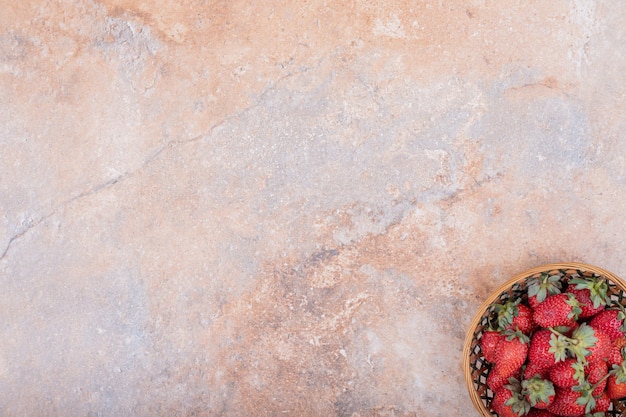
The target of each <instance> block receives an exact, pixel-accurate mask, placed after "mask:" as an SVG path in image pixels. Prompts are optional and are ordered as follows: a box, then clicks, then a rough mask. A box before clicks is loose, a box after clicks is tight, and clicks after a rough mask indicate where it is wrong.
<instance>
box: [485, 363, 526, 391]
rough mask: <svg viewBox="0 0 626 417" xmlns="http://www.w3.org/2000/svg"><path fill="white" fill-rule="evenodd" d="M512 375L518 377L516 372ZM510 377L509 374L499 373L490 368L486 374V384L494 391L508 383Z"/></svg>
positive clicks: (518, 374)
mask: <svg viewBox="0 0 626 417" xmlns="http://www.w3.org/2000/svg"><path fill="white" fill-rule="evenodd" d="M512 377H513V378H516V379H517V378H519V377H520V373H519V372H516V373H514V374H513V376H512ZM510 378H511V376H505V375H500V374H499V373H497V372H495V371H493V368H492V371H491V372H489V373H488V374H487V386H488V387H489V389H491V391H493V392H496V391H497V390H499V389H500V388H502V387H503V386H505V385H506V384H508V383H509V379H510Z"/></svg>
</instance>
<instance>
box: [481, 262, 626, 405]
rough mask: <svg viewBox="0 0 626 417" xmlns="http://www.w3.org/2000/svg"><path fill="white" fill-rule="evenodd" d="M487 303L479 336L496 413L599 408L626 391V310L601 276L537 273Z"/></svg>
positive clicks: (622, 395)
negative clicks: (518, 292) (514, 291)
mask: <svg viewBox="0 0 626 417" xmlns="http://www.w3.org/2000/svg"><path fill="white" fill-rule="evenodd" d="M526 289H527V293H525V294H523V295H522V296H520V297H513V298H511V299H509V300H506V301H502V302H500V303H496V304H493V305H492V306H491V307H490V310H489V311H491V315H490V317H489V324H488V326H487V328H485V329H484V332H483V334H482V337H481V339H480V341H479V343H480V348H481V350H482V353H483V356H484V358H485V360H487V361H488V362H489V363H490V364H491V368H490V370H489V374H488V376H487V385H488V387H489V388H490V389H491V391H492V392H493V393H494V397H493V400H492V402H491V404H490V405H491V408H492V410H493V411H494V412H496V413H497V414H498V415H499V416H500V417H521V416H528V417H551V416H565V417H579V416H585V417H588V416H593V417H600V416H606V412H607V411H608V410H609V407H610V405H611V400H613V399H620V398H623V397H626V361H625V359H626V356H625V355H626V351H625V350H624V347H625V346H626V334H625V331H626V326H625V324H624V321H625V319H626V312H625V311H624V307H623V306H622V305H621V304H619V303H617V302H611V300H610V297H609V296H608V295H607V292H608V283H607V281H606V279H605V278H603V277H600V276H596V275H593V276H583V275H581V274H578V273H573V274H570V273H568V274H565V273H561V272H559V273H556V272H554V273H552V274H549V273H544V274H541V276H539V277H536V278H532V279H531V280H530V281H529V282H528V283H527V286H526Z"/></svg>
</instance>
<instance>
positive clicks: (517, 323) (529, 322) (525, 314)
mask: <svg viewBox="0 0 626 417" xmlns="http://www.w3.org/2000/svg"><path fill="white" fill-rule="evenodd" d="M535 327H536V325H535V322H534V321H533V310H532V309H531V308H530V307H528V306H527V305H525V304H518V305H517V314H516V315H515V316H514V317H513V323H511V324H510V325H509V326H507V327H506V328H505V329H506V330H518V329H519V331H520V332H522V333H524V334H526V335H529V334H530V333H531V332H532V331H533V330H535Z"/></svg>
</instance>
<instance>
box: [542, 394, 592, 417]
mask: <svg viewBox="0 0 626 417" xmlns="http://www.w3.org/2000/svg"><path fill="white" fill-rule="evenodd" d="M581 397H582V394H581V393H580V392H578V391H573V390H571V389H569V388H557V389H556V394H555V396H554V401H552V404H550V406H549V407H548V411H550V412H551V413H554V414H556V415H557V416H564V417H579V416H582V415H583V414H585V408H586V406H585V405H581V404H579V403H578V399H579V398H581Z"/></svg>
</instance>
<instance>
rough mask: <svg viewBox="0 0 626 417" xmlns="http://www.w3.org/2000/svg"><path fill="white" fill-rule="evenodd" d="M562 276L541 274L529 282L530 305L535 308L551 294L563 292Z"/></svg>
mask: <svg viewBox="0 0 626 417" xmlns="http://www.w3.org/2000/svg"><path fill="white" fill-rule="evenodd" d="M561 285H562V284H561V277H560V276H558V275H550V274H547V273H543V274H541V276H539V277H538V278H533V279H532V281H530V282H529V284H528V305H529V306H530V307H531V308H533V309H535V308H537V306H538V305H539V304H541V303H542V302H543V301H544V300H545V299H546V297H548V296H549V295H554V294H558V293H560V292H561Z"/></svg>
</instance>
